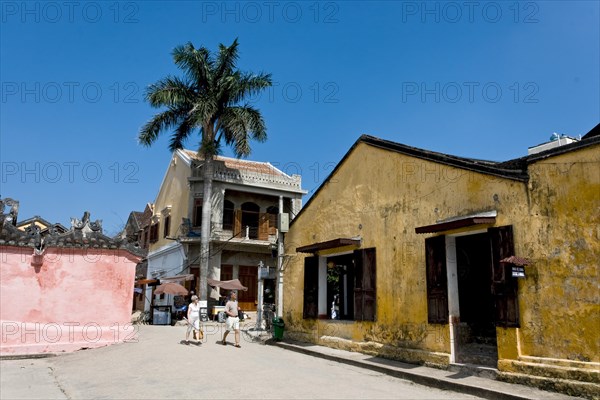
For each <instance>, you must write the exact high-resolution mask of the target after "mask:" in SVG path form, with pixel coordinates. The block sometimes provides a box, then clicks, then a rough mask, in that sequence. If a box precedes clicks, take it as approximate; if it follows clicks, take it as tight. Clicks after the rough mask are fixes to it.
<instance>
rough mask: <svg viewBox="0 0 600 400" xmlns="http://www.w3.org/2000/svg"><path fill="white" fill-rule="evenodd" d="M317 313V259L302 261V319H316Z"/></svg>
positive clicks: (310, 258)
mask: <svg viewBox="0 0 600 400" xmlns="http://www.w3.org/2000/svg"><path fill="white" fill-rule="evenodd" d="M318 313H319V257H306V258H305V259H304V309H303V312H302V316H303V317H304V318H317V317H318Z"/></svg>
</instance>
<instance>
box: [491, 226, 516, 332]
mask: <svg viewBox="0 0 600 400" xmlns="http://www.w3.org/2000/svg"><path fill="white" fill-rule="evenodd" d="M488 233H489V236H490V245H491V247H492V249H491V254H492V260H491V263H492V295H493V296H494V308H495V321H496V325H497V326H505V327H519V301H518V295H517V288H518V285H517V279H516V278H514V277H513V276H512V274H511V271H510V264H506V263H501V262H500V260H502V259H504V258H506V257H510V256H513V255H514V254H515V245H514V241H513V233H512V225H508V226H500V227H498V228H489V229H488Z"/></svg>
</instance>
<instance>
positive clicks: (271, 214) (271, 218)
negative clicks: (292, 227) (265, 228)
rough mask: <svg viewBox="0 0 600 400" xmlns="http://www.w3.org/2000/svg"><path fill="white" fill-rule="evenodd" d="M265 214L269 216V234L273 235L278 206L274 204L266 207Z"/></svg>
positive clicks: (275, 228) (275, 230)
mask: <svg viewBox="0 0 600 400" xmlns="http://www.w3.org/2000/svg"><path fill="white" fill-rule="evenodd" d="M267 214H268V218H269V222H268V224H269V235H274V234H275V233H276V232H277V214H279V208H278V207H275V206H271V207H267Z"/></svg>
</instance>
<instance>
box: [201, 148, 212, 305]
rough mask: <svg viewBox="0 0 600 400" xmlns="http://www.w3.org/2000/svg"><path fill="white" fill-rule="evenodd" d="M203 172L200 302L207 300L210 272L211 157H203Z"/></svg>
mask: <svg viewBox="0 0 600 400" xmlns="http://www.w3.org/2000/svg"><path fill="white" fill-rule="evenodd" d="M204 157H205V158H204V170H203V196H204V197H203V199H202V227H201V237H200V287H199V288H198V294H199V297H200V300H201V301H206V300H208V282H207V280H206V279H207V278H208V272H209V270H210V268H209V264H210V236H211V229H210V227H211V215H212V199H211V197H212V178H213V169H214V163H213V156H212V155H205V156H204Z"/></svg>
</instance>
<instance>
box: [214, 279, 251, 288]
mask: <svg viewBox="0 0 600 400" xmlns="http://www.w3.org/2000/svg"><path fill="white" fill-rule="evenodd" d="M206 281H207V282H208V284H209V285H210V286H213V287H219V288H221V289H225V290H248V288H247V287H246V286H244V285H242V283H241V282H240V281H239V279H232V280H230V281H218V280H216V279H210V278H208V279H207V280H206Z"/></svg>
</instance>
